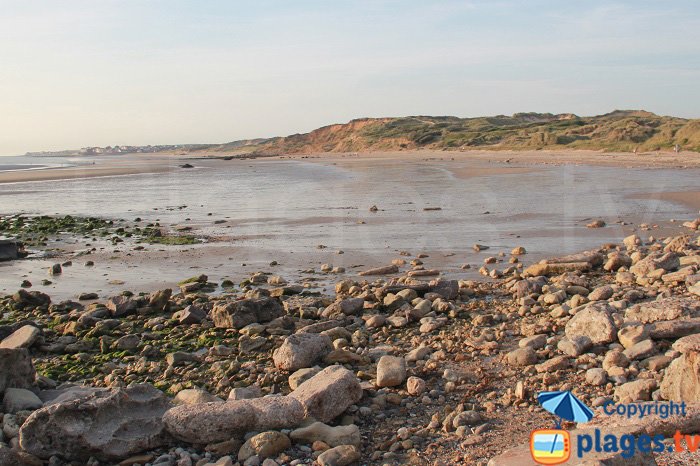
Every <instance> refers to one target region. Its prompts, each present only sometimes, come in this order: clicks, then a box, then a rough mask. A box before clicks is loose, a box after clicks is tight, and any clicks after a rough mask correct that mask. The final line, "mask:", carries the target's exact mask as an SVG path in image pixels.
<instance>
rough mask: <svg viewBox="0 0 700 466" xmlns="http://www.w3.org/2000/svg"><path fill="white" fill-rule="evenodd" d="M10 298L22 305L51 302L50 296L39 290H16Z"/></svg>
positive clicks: (29, 305) (39, 304)
mask: <svg viewBox="0 0 700 466" xmlns="http://www.w3.org/2000/svg"><path fill="white" fill-rule="evenodd" d="M12 300H13V301H14V302H15V303H17V304H19V305H20V306H22V307H36V306H44V305H48V304H50V303H51V298H50V297H49V295H47V294H46V293H42V292H41V291H27V290H18V291H17V293H15V294H13V295H12Z"/></svg>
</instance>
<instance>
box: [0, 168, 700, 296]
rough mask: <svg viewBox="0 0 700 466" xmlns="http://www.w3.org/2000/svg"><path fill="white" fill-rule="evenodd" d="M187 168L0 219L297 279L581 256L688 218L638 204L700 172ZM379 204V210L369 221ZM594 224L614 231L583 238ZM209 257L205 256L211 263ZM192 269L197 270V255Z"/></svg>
mask: <svg viewBox="0 0 700 466" xmlns="http://www.w3.org/2000/svg"><path fill="white" fill-rule="evenodd" d="M192 163H193V164H194V165H195V166H196V168H193V169H179V168H175V169H172V170H170V171H168V172H166V173H160V174H142V175H129V176H114V177H102V178H92V179H76V180H63V181H44V182H26V183H15V184H4V185H0V212H2V213H16V212H27V213H35V214H76V215H100V216H103V217H109V218H124V219H128V220H133V219H134V218H135V217H141V218H142V219H143V220H144V221H160V222H161V223H163V224H178V225H192V226H193V227H194V231H195V234H200V233H202V234H205V235H213V236H217V237H222V238H223V240H224V243H217V246H218V247H220V246H221V244H231V245H232V248H233V246H235V248H237V250H241V249H243V250H244V252H245V253H246V254H245V256H246V258H247V260H251V256H252V257H254V256H255V254H256V251H259V252H260V256H261V257H262V256H265V257H267V256H268V255H269V254H268V253H270V252H272V253H274V252H275V251H278V252H284V253H285V254H289V253H294V254H297V257H299V260H298V261H297V263H294V264H293V265H292V264H290V267H292V268H297V269H298V268H299V267H302V266H303V262H304V261H303V259H302V257H304V254H305V253H306V254H308V255H312V254H316V253H317V251H318V249H317V246H318V245H324V246H327V247H328V251H331V250H332V251H335V250H338V249H342V250H344V251H346V255H345V258H344V259H343V260H344V261H346V263H348V264H351V263H352V261H353V257H357V256H363V257H376V258H377V260H376V262H378V263H382V261H384V260H386V256H388V255H393V256H392V257H396V251H399V250H408V251H411V252H412V253H417V252H421V251H432V252H444V253H448V252H449V253H452V252H463V251H469V250H470V248H471V245H472V244H474V243H476V242H479V243H483V244H487V245H489V246H491V250H489V251H488V252H489V253H496V252H500V251H504V252H507V251H509V250H510V249H511V248H513V247H514V246H518V245H522V246H525V247H526V248H527V250H528V252H529V253H531V254H535V255H538V254H539V255H549V254H565V253H572V252H576V251H580V250H583V249H586V248H590V247H594V246H597V245H600V244H601V243H602V242H607V241H620V239H621V238H622V236H624V234H626V233H628V231H626V230H625V229H624V228H623V227H622V226H621V225H619V224H616V222H617V221H618V220H620V219H622V220H625V221H633V222H635V223H637V224H639V223H644V222H647V223H653V222H660V221H663V220H668V219H671V218H688V217H690V216H693V215H694V214H696V212H693V211H692V209H690V208H689V207H686V206H683V205H681V204H674V203H670V202H665V201H658V200H647V199H632V198H630V196H633V195H635V194H639V193H654V192H663V191H683V190H693V189H697V188H698V182H697V180H698V179H700V178H699V177H698V175H699V174H700V171H698V170H672V169H654V170H650V169H627V168H609V167H592V166H574V165H562V166H541V167H540V166H538V167H535V169H534V170H533V171H529V172H525V173H519V174H501V175H488V176H476V177H471V178H470V177H466V178H465V177H464V176H461V177H458V176H455V175H454V173H455V172H453V170H457V171H458V172H459V173H461V174H463V173H464V171H463V170H461V169H462V168H464V167H466V171H467V175H468V172H469V167H470V165H469V163H465V162H449V161H448V162H444V161H443V162H440V163H436V162H433V163H421V162H417V161H406V162H405V163H404V162H403V161H402V162H397V161H395V160H394V161H371V162H370V161H359V162H357V163H352V164H342V166H341V164H339V165H335V164H333V163H330V162H326V163H311V162H304V161H293V160H274V161H273V160H256V161H252V162H251V161H240V160H234V161H230V162H220V161H216V162H212V161H195V162H192ZM372 205H377V207H378V208H379V211H378V212H376V213H372V212H370V211H369V207H370V206H372ZM183 206H186V207H183ZM426 207H440V208H441V209H442V210H432V211H425V210H423V209H424V208H426ZM487 212H488V213H487ZM210 214H211V215H210ZM591 218H603V219H605V221H606V222H607V223H608V225H609V226H608V227H606V228H602V229H588V228H585V224H586V223H588V221H590V219H591ZM215 220H226V223H223V224H216V225H215V224H214V221H215ZM361 222H364V223H361ZM206 247H207V246H206V245H205V246H202V247H200V248H199V249H200V250H201V249H204V250H205V251H204V252H202V253H203V254H204V253H205V252H206ZM212 247H213V245H212ZM195 250H198V249H197V248H195ZM232 250H233V249H232ZM263 251H264V252H265V254H263ZM200 252H201V251H200ZM273 255H274V254H273ZM531 257H532V256H531ZM189 260H190V261H191V262H190V265H191V266H197V260H198V259H197V256H196V255H195V256H193V257H192V258H191V259H189ZM460 260H463V259H460ZM202 261H203V259H202ZM203 262H204V261H203ZM355 263H356V261H355ZM364 263H365V264H367V261H365V262H364ZM384 263H385V262H384ZM115 267H116V266H115ZM113 268H114V267H113ZM477 268H478V267H477ZM5 270H7V269H6V268H5ZM155 270H158V269H157V268H156V269H155ZM186 275H187V272H186V271H184V272H183V271H178V277H180V278H181V277H183V276H186ZM13 281H14V282H17V281H18V280H17V279H14V280H13ZM2 284H3V283H2V280H1V279H0V288H2ZM14 286H16V285H14Z"/></svg>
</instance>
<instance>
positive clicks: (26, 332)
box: [0, 325, 41, 349]
mask: <svg viewBox="0 0 700 466" xmlns="http://www.w3.org/2000/svg"><path fill="white" fill-rule="evenodd" d="M39 335H41V330H39V329H38V328H36V327H35V326H34V325H24V326H22V327H20V328H18V329H17V330H15V331H14V332H12V334H11V335H10V336H8V337H7V338H4V339H3V340H2V342H0V348H9V349H17V348H29V347H30V346H32V345H33V344H34V342H35V341H36V339H37V338H39Z"/></svg>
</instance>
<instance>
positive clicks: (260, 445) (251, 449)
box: [238, 430, 292, 461]
mask: <svg viewBox="0 0 700 466" xmlns="http://www.w3.org/2000/svg"><path fill="white" fill-rule="evenodd" d="M291 446H292V442H291V441H290V440H289V437H287V436H286V435H284V434H283V433H281V432H277V431H274V430H273V431H267V432H262V433H260V434H257V435H254V436H253V437H251V438H250V439H248V440H247V441H246V442H245V443H244V444H243V446H242V447H241V449H240V450H239V451H238V461H246V460H247V459H248V458H250V457H251V456H254V455H255V456H258V457H259V458H260V459H263V458H269V457H273V456H277V455H278V454H280V453H282V452H283V451H284V450H286V449H287V448H289V447H291Z"/></svg>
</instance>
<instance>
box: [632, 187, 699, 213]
mask: <svg viewBox="0 0 700 466" xmlns="http://www.w3.org/2000/svg"><path fill="white" fill-rule="evenodd" d="M633 198H634V199H653V200H657V201H667V202H675V203H677V204H683V205H685V206H688V207H690V208H692V209H695V210H697V211H700V191H681V192H660V193H649V194H641V195H637V196H633Z"/></svg>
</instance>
